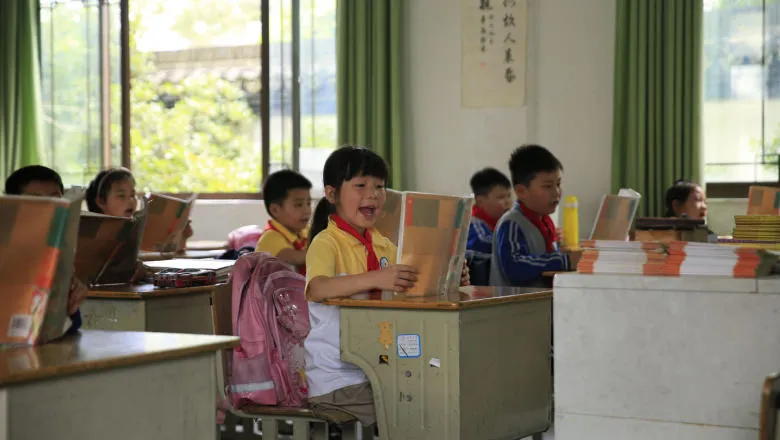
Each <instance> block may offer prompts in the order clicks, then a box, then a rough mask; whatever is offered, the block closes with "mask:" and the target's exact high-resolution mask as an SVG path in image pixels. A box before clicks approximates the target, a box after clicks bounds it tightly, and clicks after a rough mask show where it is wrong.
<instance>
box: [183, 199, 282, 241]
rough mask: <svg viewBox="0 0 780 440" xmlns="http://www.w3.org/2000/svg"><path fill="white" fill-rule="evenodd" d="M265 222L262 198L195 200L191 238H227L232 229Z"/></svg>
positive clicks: (266, 215)
mask: <svg viewBox="0 0 780 440" xmlns="http://www.w3.org/2000/svg"><path fill="white" fill-rule="evenodd" d="M267 222H268V214H267V213H266V211H265V204H263V201H262V200H197V201H196V202H195V207H194V208H193V210H192V230H193V232H194V234H193V236H192V240H227V236H228V234H229V233H230V231H232V230H233V229H236V228H238V227H241V226H244V225H265V224H266V223H267Z"/></svg>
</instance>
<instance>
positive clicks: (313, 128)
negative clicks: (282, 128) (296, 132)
mask: <svg viewBox="0 0 780 440" xmlns="http://www.w3.org/2000/svg"><path fill="white" fill-rule="evenodd" d="M336 129H337V124H336V0H301V150H300V171H301V173H303V174H304V175H305V176H306V177H308V178H309V180H311V181H312V183H313V184H314V187H315V188H317V189H321V188H322V168H323V166H324V165H325V160H326V159H327V158H328V155H329V154H330V152H331V151H332V150H333V149H335V148H336V147H337V146H338V145H337V138H336Z"/></svg>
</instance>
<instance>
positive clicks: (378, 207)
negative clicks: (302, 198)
mask: <svg viewBox="0 0 780 440" xmlns="http://www.w3.org/2000/svg"><path fill="white" fill-rule="evenodd" d="M387 174H388V171H387V165H386V164H385V162H384V160H382V158H381V157H379V156H378V155H377V154H376V153H374V152H372V151H369V150H367V149H365V148H359V147H343V148H340V149H338V150H336V151H334V152H333V153H332V154H331V155H330V157H328V160H327V161H326V162H325V168H324V170H323V175H322V180H323V183H324V187H325V197H324V198H323V199H322V200H321V201H320V202H319V204H318V205H317V209H316V211H315V213H314V221H313V223H312V228H311V234H310V243H311V245H310V246H309V251H308V254H307V255H306V271H307V276H306V278H307V285H306V296H307V298H308V299H309V301H310V302H309V315H310V321H311V331H310V332H309V336H308V337H307V338H306V342H305V344H304V346H305V348H306V377H307V379H308V380H309V403H310V404H311V406H312V410H314V411H315V412H316V413H319V414H321V415H322V416H324V417H327V418H329V419H331V420H334V421H337V422H347V421H349V420H350V419H359V420H360V421H361V423H363V424H364V425H366V426H368V425H373V424H374V423H375V422H376V415H375V414H374V398H373V395H372V393H371V386H370V385H369V384H368V378H366V375H365V374H364V373H363V371H362V370H361V369H360V368H359V367H357V366H355V365H352V364H348V363H346V362H342V361H341V356H340V354H339V345H340V342H339V336H340V335H339V309H338V307H336V306H328V305H324V304H321V303H320V301H322V300H324V299H326V298H330V297H340V296H351V295H354V294H357V293H362V292H369V291H372V290H382V289H383V290H393V291H398V292H403V291H405V290H406V289H407V288H409V287H411V286H413V285H414V282H415V281H416V280H417V270H416V269H415V268H413V267H409V266H403V265H396V264H395V263H396V253H397V249H396V247H395V245H394V244H393V243H392V242H391V241H390V240H389V239H387V238H386V237H383V236H382V235H381V234H380V233H379V232H378V231H377V230H376V229H375V228H374V224H375V223H376V221H377V218H378V215H379V213H380V212H382V207H383V206H384V203H385V197H386V194H385V180H386V179H387ZM345 413H346V415H345Z"/></svg>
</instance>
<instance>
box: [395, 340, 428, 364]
mask: <svg viewBox="0 0 780 440" xmlns="http://www.w3.org/2000/svg"><path fill="white" fill-rule="evenodd" d="M395 342H396V345H398V357H399V358H418V357H420V355H421V354H422V347H421V346H420V335H398V337H397V338H396V341H395Z"/></svg>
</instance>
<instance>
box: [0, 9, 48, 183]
mask: <svg viewBox="0 0 780 440" xmlns="http://www.w3.org/2000/svg"><path fill="white" fill-rule="evenodd" d="M39 63H40V60H39V58H38V2H37V1H35V0H2V1H0V147H2V155H0V178H2V180H3V181H5V179H6V178H7V177H8V175H9V174H10V173H12V172H13V171H14V170H15V169H17V168H19V167H22V166H25V165H32V164H36V163H38V161H39V153H38V149H39V146H40V142H41V130H40V126H39V124H40V121H41V113H42V112H41V93H40V68H39Z"/></svg>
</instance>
